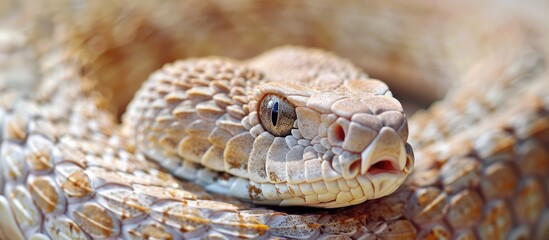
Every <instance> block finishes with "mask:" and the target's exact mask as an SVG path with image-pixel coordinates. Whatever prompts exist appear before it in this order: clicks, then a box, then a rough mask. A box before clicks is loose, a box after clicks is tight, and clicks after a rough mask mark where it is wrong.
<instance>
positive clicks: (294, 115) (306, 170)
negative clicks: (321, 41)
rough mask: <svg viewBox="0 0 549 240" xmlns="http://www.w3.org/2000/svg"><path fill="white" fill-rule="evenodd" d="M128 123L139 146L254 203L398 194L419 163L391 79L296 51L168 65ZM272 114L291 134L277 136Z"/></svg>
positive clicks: (350, 200) (348, 201)
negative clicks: (272, 107)
mask: <svg viewBox="0 0 549 240" xmlns="http://www.w3.org/2000/svg"><path fill="white" fill-rule="evenodd" d="M272 97H276V99H274V100H273V99H272ZM273 101H274V102H273ZM273 103H274V104H277V105H276V106H277V109H276V112H275V113H273V114H275V115H272V114H271V110H269V109H268V106H267V104H273ZM284 108H288V109H286V110H285V109H284ZM273 119H274V120H273ZM285 119H287V120H288V123H287V126H283V124H284V123H283V122H282V121H284V120H285ZM124 120H125V121H124V125H125V126H127V128H128V132H127V134H128V135H130V136H134V138H135V139H136V148H137V149H139V151H141V152H143V153H144V154H145V155H146V156H147V157H149V158H150V159H154V160H155V161H156V162H158V163H160V165H161V166H163V167H164V168H165V169H168V171H169V172H171V173H173V174H174V175H176V176H178V177H180V178H183V179H187V180H193V181H194V182H197V183H199V184H201V185H204V186H205V187H206V189H207V190H209V191H212V192H216V193H219V194H226V195H230V196H234V197H238V198H241V199H247V200H253V202H255V203H260V204H271V205H281V206H290V205H298V206H311V207H325V208H333V207H343V206H348V205H354V204H357V203H361V202H364V201H365V200H368V199H374V198H379V197H382V196H386V195H387V194H390V193H392V192H394V190H396V188H398V187H399V186H400V184H402V182H403V181H404V179H405V178H406V176H407V175H408V174H409V173H410V172H411V170H412V167H413V163H414V159H413V153H412V151H411V148H410V147H409V146H408V148H406V145H407V144H406V141H407V138H408V124H407V121H406V118H405V114H404V113H403V109H402V107H401V105H400V103H399V102H398V101H397V100H396V99H394V98H393V97H392V95H391V92H390V91H389V89H388V87H387V85H385V84H384V83H382V82H380V81H378V80H373V79H368V78H367V77H366V75H365V74H363V73H362V72H361V71H359V70H358V69H356V68H355V67H354V66H353V65H351V64H349V63H347V62H345V61H343V60H341V59H339V58H336V57H335V56H332V55H330V54H327V53H323V52H320V51H313V50H305V49H301V48H295V47H294V48H290V47H286V48H279V49H277V50H273V51H271V52H268V53H265V54H264V55H262V56H259V57H257V58H255V59H252V60H250V61H249V62H246V63H240V62H236V61H230V60H227V59H216V58H210V59H198V60H186V61H181V62H177V63H174V64H170V65H167V66H166V67H164V68H163V69H162V70H161V71H158V72H156V73H153V74H152V76H151V78H150V79H149V80H148V81H147V82H146V83H145V84H144V86H143V87H142V88H141V89H140V90H139V92H138V93H137V94H136V97H135V99H134V101H132V102H131V103H130V105H129V107H128V112H127V113H126V114H125V115H124ZM273 121H276V122H280V123H278V125H279V126H278V127H279V128H285V129H286V130H287V132H286V133H283V134H281V135H278V134H279V133H278V132H276V131H274V129H275V126H276V124H274V123H273ZM281 130H282V129H281ZM226 173H229V174H230V175H227V174H226ZM349 185H353V187H349Z"/></svg>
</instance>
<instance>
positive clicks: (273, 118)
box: [271, 102, 278, 127]
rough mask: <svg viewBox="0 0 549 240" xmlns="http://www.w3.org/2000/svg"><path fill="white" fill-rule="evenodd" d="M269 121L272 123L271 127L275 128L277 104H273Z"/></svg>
mask: <svg viewBox="0 0 549 240" xmlns="http://www.w3.org/2000/svg"><path fill="white" fill-rule="evenodd" d="M271 121H272V123H273V126H275V127H276V124H277V122H278V102H275V104H274V106H273V110H271Z"/></svg>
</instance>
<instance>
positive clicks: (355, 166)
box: [349, 160, 361, 174]
mask: <svg viewBox="0 0 549 240" xmlns="http://www.w3.org/2000/svg"><path fill="white" fill-rule="evenodd" d="M360 164H361V161H360V160H357V161H355V162H353V163H351V165H350V166H349V173H351V174H353V173H358V172H360V166H361V165H360Z"/></svg>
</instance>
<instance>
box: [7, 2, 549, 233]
mask: <svg viewBox="0 0 549 240" xmlns="http://www.w3.org/2000/svg"><path fill="white" fill-rule="evenodd" d="M121 6H123V5H121ZM128 6H129V5H128ZM223 6H224V5H222V4H220V5H216V7H218V8H222V7H223ZM406 6H407V7H409V5H405V6H404V7H403V9H406V8H405V7H406ZM284 7H288V8H289V7H291V6H290V5H284ZM284 7H281V8H284ZM121 8H122V9H123V7H121ZM128 9H131V8H129V7H128ZM134 10H135V9H134ZM138 10H139V9H137V10H136V11H138ZM277 10H280V8H277ZM129 11H130V10H129ZM204 11H206V10H204ZM348 11H350V10H348ZM402 11H405V10H402ZM462 13H463V12H462ZM91 15H93V14H91ZM151 15H152V14H151ZM32 17H33V18H34V17H35V16H32ZM83 18H84V19H85V16H84V17H83ZM25 21H28V19H25ZM6 22H9V21H8V20H6ZM107 22H108V21H107ZM525 22H526V23H529V22H528V21H525ZM134 24H136V26H146V24H145V23H143V21H142V22H139V23H134ZM140 24H143V25H140ZM107 26H109V25H107ZM111 26H113V25H111ZM504 26H505V27H508V28H509V29H510V30H509V31H511V32H512V31H517V32H518V33H522V34H519V35H518V36H519V37H518V38H517V39H515V38H511V39H510V40H509V39H507V40H509V41H507V42H505V44H502V45H498V44H496V43H495V42H494V44H493V45H494V47H495V48H497V47H502V46H503V47H505V51H498V52H497V53H496V54H493V55H489V56H488V57H485V58H476V59H475V58H473V57H471V58H473V59H475V60H476V61H475V64H470V65H467V64H464V63H463V62H459V63H461V64H463V65H461V66H458V67H456V68H454V69H452V70H456V71H462V72H461V73H460V75H459V76H458V77H456V78H457V79H458V81H459V83H457V84H456V86H459V87H455V88H452V89H451V91H450V92H449V93H448V94H447V95H446V97H445V98H444V99H443V100H441V101H439V102H438V103H436V104H434V105H433V106H432V107H430V108H429V109H428V110H424V111H420V112H418V113H416V114H415V115H414V116H413V117H412V118H411V119H410V120H409V127H410V131H411V132H410V141H411V144H412V146H413V147H414V149H415V150H414V152H415V158H416V164H415V166H414V172H413V174H412V175H411V176H410V177H409V178H408V179H407V180H406V182H405V183H404V184H403V186H402V187H400V188H399V189H398V190H396V192H394V193H392V194H390V195H389V196H387V197H384V198H381V199H376V200H371V201H367V202H365V203H361V204H358V205H355V206H351V207H346V208H341V209H336V210H324V211H322V210H312V209H310V210H298V209H291V208H277V209H275V210H273V209H258V208H257V206H253V205H250V204H247V203H244V202H240V201H237V200H235V199H232V198H228V197H226V196H222V195H216V194H211V193H206V192H204V191H203V190H202V189H201V188H199V187H197V186H195V185H193V184H190V183H187V182H183V181H181V180H178V179H176V178H174V177H173V176H171V175H169V174H167V173H165V172H163V171H161V170H159V168H158V166H157V165H156V164H154V163H152V162H150V161H148V160H147V159H146V158H145V156H144V155H142V154H141V153H140V152H139V151H138V150H137V149H136V147H135V146H136V144H135V142H134V140H132V139H133V138H132V137H128V136H127V134H128V132H126V130H125V129H120V128H118V124H117V123H116V116H115V115H113V114H112V112H110V111H107V109H108V107H107V106H106V104H105V102H104V101H105V99H104V98H103V97H101V96H100V95H99V94H98V93H97V91H96V90H95V89H94V83H95V79H89V77H92V76H94V74H97V73H93V70H94V69H87V68H86V67H88V66H94V65H88V64H90V62H93V63H101V61H105V55H101V56H95V58H93V56H92V57H90V56H89V55H87V54H83V53H82V52H79V51H78V50H79V49H83V47H82V46H83V45H82V43H80V42H78V41H77V39H78V38H73V37H74V35H71V34H73V33H75V32H76V33H78V31H79V30H75V29H72V30H71V29H70V28H63V27H57V26H55V27H54V28H53V29H52V31H51V33H48V34H51V35H49V36H48V38H43V37H37V36H41V34H43V33H41V34H37V35H34V34H35V33H34V32H32V31H29V29H28V28H21V29H17V30H3V31H2V32H1V33H0V51H1V58H0V67H1V69H2V71H1V73H0V76H1V79H2V80H1V81H0V82H1V83H2V84H3V85H2V87H1V88H0V89H1V90H0V93H1V94H0V106H1V107H0V123H1V130H0V132H1V136H2V140H1V147H0V156H1V157H0V166H1V174H0V183H1V184H0V190H1V191H2V193H3V194H2V196H1V197H0V216H2V218H0V230H1V231H0V232H1V238H3V239H24V238H34V239H49V238H52V239H89V238H128V239H181V238H213V239H235V238H302V239H349V238H352V239H376V238H382V239H414V238H421V239H423V238H454V239H477V238H479V239H545V238H547V237H548V236H549V231H548V229H549V184H548V183H549V175H548V174H547V173H548V172H549V150H548V149H549V97H548V95H547V94H546V92H545V91H546V90H545V89H548V87H549V81H548V80H547V73H546V66H545V64H546V62H545V59H544V56H545V55H544V54H545V47H546V46H544V45H543V42H544V41H543V38H541V40H540V39H535V38H534V37H531V36H530V35H529V34H530V32H528V31H524V32H522V31H519V30H517V29H522V28H523V27H524V26H522V25H519V26H515V28H513V26H514V25H504ZM40 27H43V26H40ZM531 27H532V28H533V30H536V29H537V28H534V27H536V25H533V26H531ZM99 29H103V28H96V29H95V30H97V31H99ZM80 30H81V29H80ZM529 30H532V29H529ZM538 30H539V29H538ZM82 32H85V31H82ZM164 33H166V32H164ZM538 33H539V32H538ZM79 34H80V33H79ZM160 35H161V34H160ZM513 36H514V35H513ZM136 38H138V37H136ZM75 39H76V40H75ZM477 40H478V39H477ZM492 40H493V39H492ZM538 40H539V41H538ZM73 41H76V42H73ZM96 46H97V45H96ZM99 46H101V45H99ZM103 47H106V46H103ZM363 49H367V48H363ZM340 50H341V49H340ZM404 50H406V49H404ZM408 50H409V49H408ZM479 52H481V51H479ZM406 53H410V52H406V51H405V53H403V54H404V55H405V54H406ZM105 54H107V53H105ZM111 54H113V53H112V52H111ZM462 54H465V53H462ZM449 55H451V54H449ZM479 56H482V55H479ZM94 60H97V61H96V62H94ZM140 60H142V59H140ZM461 60H463V59H461ZM467 60H469V59H467ZM403 61H404V62H406V60H403ZM447 61H448V62H451V61H450V60H447ZM448 62H447V63H448ZM464 62H467V61H464ZM362 63H365V62H362ZM428 63H431V64H434V63H433V62H428ZM416 64H417V65H419V66H424V67H425V66H426V65H428V66H427V67H426V68H427V69H432V68H434V67H433V66H435V65H429V64H425V63H423V64H421V63H417V62H416ZM114 65H116V64H114ZM360 65H361V66H362V64H360ZM464 65H465V66H464ZM82 66H86V67H82ZM103 68H105V67H104V65H103ZM396 68H397V69H401V68H398V67H396ZM99 69H101V68H99ZM435 69H440V68H435ZM106 70H108V68H107V69H106ZM423 70H425V69H423ZM88 71H90V72H91V73H90V72H88ZM395 71H396V72H400V71H404V70H402V69H401V70H395ZM418 72H419V73H415V72H414V71H412V72H411V73H412V74H411V76H415V77H417V76H431V77H432V76H433V75H432V73H433V72H431V73H429V74H427V75H421V74H423V73H424V71H418ZM401 73H402V72H401ZM413 73H415V74H416V75H414V74H413ZM447 73H448V74H450V73H453V72H452V71H450V70H449V71H448V72H447ZM120 74H122V73H120ZM121 79H122V78H121ZM430 80H432V78H431V79H430ZM448 82H449V81H446V83H444V84H449V85H452V83H448ZM60 83H61V84H60ZM444 84H443V85H444ZM20 89H25V91H21V90H20ZM29 89H32V90H29ZM480 89H485V90H480ZM414 129H415V130H414ZM129 133H131V131H129ZM303 211H304V212H303Z"/></svg>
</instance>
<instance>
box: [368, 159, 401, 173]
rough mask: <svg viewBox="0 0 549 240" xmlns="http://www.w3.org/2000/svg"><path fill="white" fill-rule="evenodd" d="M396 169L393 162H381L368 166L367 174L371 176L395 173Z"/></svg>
mask: <svg viewBox="0 0 549 240" xmlns="http://www.w3.org/2000/svg"><path fill="white" fill-rule="evenodd" d="M397 172H398V168H397V167H396V165H395V163H394V161H391V160H381V161H379V162H376V163H375V164H374V165H372V166H370V168H369V169H368V171H367V173H368V174H371V175H375V174H379V173H397Z"/></svg>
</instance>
